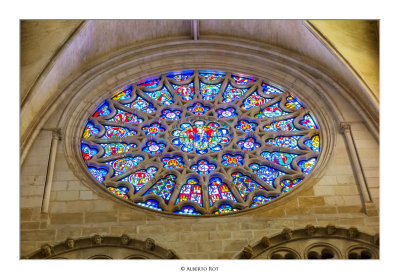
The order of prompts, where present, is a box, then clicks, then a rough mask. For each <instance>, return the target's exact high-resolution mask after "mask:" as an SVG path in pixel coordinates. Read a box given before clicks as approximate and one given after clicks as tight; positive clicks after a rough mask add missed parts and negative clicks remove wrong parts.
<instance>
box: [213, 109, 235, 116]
mask: <svg viewBox="0 0 400 280" xmlns="http://www.w3.org/2000/svg"><path fill="white" fill-rule="evenodd" d="M215 112H216V113H217V115H218V118H219V119H229V118H234V117H236V116H237V113H236V110H235V108H232V107H230V108H227V109H216V110H215Z"/></svg>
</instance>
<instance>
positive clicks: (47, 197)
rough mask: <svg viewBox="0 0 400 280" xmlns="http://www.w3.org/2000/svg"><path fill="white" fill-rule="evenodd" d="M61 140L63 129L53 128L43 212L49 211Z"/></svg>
mask: <svg viewBox="0 0 400 280" xmlns="http://www.w3.org/2000/svg"><path fill="white" fill-rule="evenodd" d="M59 140H61V130H60V129H55V130H53V135H52V139H51V145H50V155H49V164H48V166H47V174H46V183H45V185H44V194H43V201H42V213H48V210H49V203H50V194H51V187H52V184H53V175H54V164H55V161H56V155H57V146H58V141H59Z"/></svg>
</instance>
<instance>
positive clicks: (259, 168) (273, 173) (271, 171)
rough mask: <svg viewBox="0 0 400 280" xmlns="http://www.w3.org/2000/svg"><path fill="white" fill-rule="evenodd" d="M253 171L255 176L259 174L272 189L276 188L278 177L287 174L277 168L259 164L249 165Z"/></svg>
mask: <svg viewBox="0 0 400 280" xmlns="http://www.w3.org/2000/svg"><path fill="white" fill-rule="evenodd" d="M249 167H250V169H251V170H253V172H254V174H257V175H258V177H260V178H261V179H262V180H263V181H264V182H266V183H267V184H268V185H270V186H271V187H274V181H275V179H276V178H277V177H279V176H281V175H284V174H286V173H284V172H282V171H280V170H276V169H275V168H272V167H269V166H265V165H259V164H257V163H252V164H249Z"/></svg>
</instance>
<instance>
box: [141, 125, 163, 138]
mask: <svg viewBox="0 0 400 280" xmlns="http://www.w3.org/2000/svg"><path fill="white" fill-rule="evenodd" d="M142 130H143V131H144V133H145V134H146V135H151V136H156V135H157V134H159V133H163V132H164V131H165V128H164V127H163V126H162V125H161V124H159V123H152V124H151V125H149V126H143V127H142Z"/></svg>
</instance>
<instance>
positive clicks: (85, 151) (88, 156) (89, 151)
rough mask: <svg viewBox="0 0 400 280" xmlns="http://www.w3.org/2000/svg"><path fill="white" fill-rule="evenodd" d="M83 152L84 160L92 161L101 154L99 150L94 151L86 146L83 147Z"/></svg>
mask: <svg viewBox="0 0 400 280" xmlns="http://www.w3.org/2000/svg"><path fill="white" fill-rule="evenodd" d="M81 151H82V157H83V159H84V160H91V159H92V157H93V156H94V155H96V154H97V153H98V152H99V151H98V150H97V149H92V148H90V147H89V146H88V145H86V144H82V145H81Z"/></svg>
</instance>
